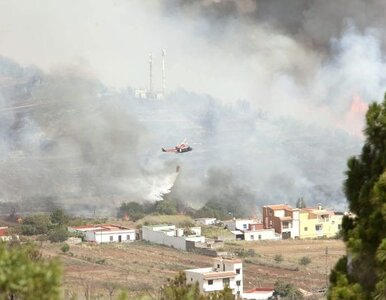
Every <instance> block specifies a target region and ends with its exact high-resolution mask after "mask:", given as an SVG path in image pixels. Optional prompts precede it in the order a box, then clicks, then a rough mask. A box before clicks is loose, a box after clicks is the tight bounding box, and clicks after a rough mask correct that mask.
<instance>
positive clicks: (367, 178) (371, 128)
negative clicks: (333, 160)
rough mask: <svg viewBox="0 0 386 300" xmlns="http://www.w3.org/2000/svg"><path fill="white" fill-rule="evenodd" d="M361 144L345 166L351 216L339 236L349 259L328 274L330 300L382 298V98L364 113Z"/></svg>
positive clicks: (385, 130)
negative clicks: (362, 144) (360, 147)
mask: <svg viewBox="0 0 386 300" xmlns="http://www.w3.org/2000/svg"><path fill="white" fill-rule="evenodd" d="M364 133H365V137H366V140H365V143H364V146H363V148H362V152H361V154H360V155H359V156H357V157H351V158H350V159H349V160H348V162H347V167H348V170H347V172H346V180H345V182H344V191H345V194H346V197H347V200H348V203H349V207H350V211H351V212H352V213H353V214H354V215H353V216H345V217H344V219H343V222H342V236H343V239H344V241H345V243H346V248H347V257H344V258H342V259H341V260H340V261H338V263H337V264H336V266H335V268H334V270H333V271H332V273H331V276H330V282H331V286H330V289H329V295H328V297H329V299H386V255H385V250H386V170H385V167H386V95H385V99H384V101H383V103H381V104H378V103H372V104H371V105H370V106H369V109H368V111H367V114H366V127H365V130H364Z"/></svg>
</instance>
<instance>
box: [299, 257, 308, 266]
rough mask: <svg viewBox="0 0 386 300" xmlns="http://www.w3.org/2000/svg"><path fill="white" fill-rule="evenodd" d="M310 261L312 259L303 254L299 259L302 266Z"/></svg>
mask: <svg viewBox="0 0 386 300" xmlns="http://www.w3.org/2000/svg"><path fill="white" fill-rule="evenodd" d="M309 263H311V259H310V258H309V257H308V256H303V257H302V258H301V259H300V260H299V264H300V265H302V266H307V265H308V264H309Z"/></svg>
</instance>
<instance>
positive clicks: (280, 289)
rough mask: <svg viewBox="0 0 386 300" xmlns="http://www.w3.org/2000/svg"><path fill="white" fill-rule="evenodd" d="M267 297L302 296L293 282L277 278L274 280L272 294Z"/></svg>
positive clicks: (273, 299) (289, 299)
mask: <svg viewBox="0 0 386 300" xmlns="http://www.w3.org/2000/svg"><path fill="white" fill-rule="evenodd" d="M269 299H270V300H276V299H281V300H301V299H304V296H303V294H302V293H301V292H300V291H299V290H298V289H297V288H296V287H295V286H294V285H293V284H291V283H286V282H283V281H281V280H279V281H276V282H275V285H274V292H273V295H272V297H270V298H269Z"/></svg>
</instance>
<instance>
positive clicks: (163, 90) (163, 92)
mask: <svg viewBox="0 0 386 300" xmlns="http://www.w3.org/2000/svg"><path fill="white" fill-rule="evenodd" d="M165 56H166V49H163V50H162V96H163V97H165V89H166V78H165Z"/></svg>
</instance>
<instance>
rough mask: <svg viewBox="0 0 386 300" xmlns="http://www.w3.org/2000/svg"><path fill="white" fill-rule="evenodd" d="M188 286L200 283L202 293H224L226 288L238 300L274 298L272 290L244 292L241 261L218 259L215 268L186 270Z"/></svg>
mask: <svg viewBox="0 0 386 300" xmlns="http://www.w3.org/2000/svg"><path fill="white" fill-rule="evenodd" d="M185 275H186V284H195V283H196V282H198V286H199V288H200V292H201V293H205V294H208V293H211V292H216V291H222V290H223V289H224V288H225V286H228V287H229V288H230V289H231V290H232V294H233V295H237V296H238V298H236V299H243V300H267V299H268V298H269V297H271V296H272V294H273V292H274V290H273V289H272V288H254V289H251V290H248V291H245V292H243V287H244V285H243V264H242V261H241V259H235V258H223V257H217V258H215V259H213V267H211V268H200V269H190V270H185Z"/></svg>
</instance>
